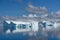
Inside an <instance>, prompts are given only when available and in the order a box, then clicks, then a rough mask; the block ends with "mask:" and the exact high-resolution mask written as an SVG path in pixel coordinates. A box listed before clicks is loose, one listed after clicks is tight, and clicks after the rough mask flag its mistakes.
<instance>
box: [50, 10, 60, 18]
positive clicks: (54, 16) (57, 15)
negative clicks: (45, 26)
mask: <svg viewBox="0 0 60 40" xmlns="http://www.w3.org/2000/svg"><path fill="white" fill-rule="evenodd" d="M50 17H52V18H60V10H58V11H56V12H52V13H51V15H50Z"/></svg>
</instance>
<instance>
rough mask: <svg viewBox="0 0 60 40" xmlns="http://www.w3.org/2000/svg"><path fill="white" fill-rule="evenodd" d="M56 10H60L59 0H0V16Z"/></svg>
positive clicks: (44, 12)
mask: <svg viewBox="0 0 60 40" xmlns="http://www.w3.org/2000/svg"><path fill="white" fill-rule="evenodd" d="M57 11H60V0H0V16H22V15H23V16H25V15H29V14H30V15H29V16H31V14H38V15H39V14H41V13H42V14H46V13H51V12H54V13H55V12H57ZM34 16H36V15H34Z"/></svg>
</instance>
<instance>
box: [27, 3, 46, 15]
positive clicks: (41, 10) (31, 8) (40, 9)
mask: <svg viewBox="0 0 60 40" xmlns="http://www.w3.org/2000/svg"><path fill="white" fill-rule="evenodd" d="M26 10H27V11H28V12H30V13H37V14H46V13H47V8H46V7H44V6H43V7H37V6H34V5H31V4H29V5H28V6H27V7H26Z"/></svg>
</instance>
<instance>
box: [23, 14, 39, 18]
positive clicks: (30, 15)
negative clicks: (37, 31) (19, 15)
mask: <svg viewBox="0 0 60 40" xmlns="http://www.w3.org/2000/svg"><path fill="white" fill-rule="evenodd" d="M23 17H39V16H37V15H36V14H34V15H33V14H29V15H27V16H26V15H23Z"/></svg>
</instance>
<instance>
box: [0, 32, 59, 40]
mask: <svg viewBox="0 0 60 40" xmlns="http://www.w3.org/2000/svg"><path fill="white" fill-rule="evenodd" d="M0 40H60V39H59V38H57V37H51V36H50V35H49V36H47V37H42V36H40V37H37V36H29V35H28V34H27V35H23V34H22V33H16V34H12V33H11V34H0Z"/></svg>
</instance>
